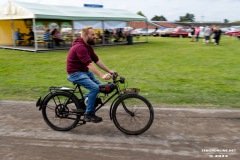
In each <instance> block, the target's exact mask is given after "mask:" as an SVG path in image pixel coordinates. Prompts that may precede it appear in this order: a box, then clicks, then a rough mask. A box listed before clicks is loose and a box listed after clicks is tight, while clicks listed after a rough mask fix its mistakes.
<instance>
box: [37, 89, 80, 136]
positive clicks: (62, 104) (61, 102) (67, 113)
mask: <svg viewBox="0 0 240 160" xmlns="http://www.w3.org/2000/svg"><path fill="white" fill-rule="evenodd" d="M42 106H43V107H42V115H43V119H44V120H45V122H46V123H47V125H48V126H49V127H51V128H53V129H54V130H57V131H68V130H71V129H73V128H74V127H75V126H76V125H77V124H78V122H79V120H80V117H81V116H80V115H79V114H77V113H76V112H74V110H77V109H79V108H80V107H79V103H78V99H77V97H76V96H74V95H72V94H71V93H68V92H54V93H52V94H49V95H48V96H47V97H46V98H45V100H44V101H43V104H42Z"/></svg>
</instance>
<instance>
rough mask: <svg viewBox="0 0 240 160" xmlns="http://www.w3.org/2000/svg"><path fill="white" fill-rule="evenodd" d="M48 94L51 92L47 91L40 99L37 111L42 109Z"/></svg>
mask: <svg viewBox="0 0 240 160" xmlns="http://www.w3.org/2000/svg"><path fill="white" fill-rule="evenodd" d="M50 94H52V92H49V93H47V94H46V95H45V96H44V98H43V100H41V99H40V104H39V105H40V106H39V111H40V110H42V107H43V102H44V101H45V99H46V98H47V97H48V95H50ZM40 98H41V97H40Z"/></svg>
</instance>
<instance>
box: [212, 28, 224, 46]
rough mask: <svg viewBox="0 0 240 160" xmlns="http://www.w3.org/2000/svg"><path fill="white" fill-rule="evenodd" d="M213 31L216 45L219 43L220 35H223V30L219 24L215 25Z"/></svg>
mask: <svg viewBox="0 0 240 160" xmlns="http://www.w3.org/2000/svg"><path fill="white" fill-rule="evenodd" d="M213 33H214V39H215V45H219V41H220V37H221V34H222V31H221V29H220V28H219V26H216V27H215V30H214V32H213Z"/></svg>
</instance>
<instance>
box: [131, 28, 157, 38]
mask: <svg viewBox="0 0 240 160" xmlns="http://www.w3.org/2000/svg"><path fill="white" fill-rule="evenodd" d="M154 31H155V29H147V28H140V29H134V30H132V31H131V35H133V36H135V35H138V36H139V35H142V36H151V35H152V34H153V33H154Z"/></svg>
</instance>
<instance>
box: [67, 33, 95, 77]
mask: <svg viewBox="0 0 240 160" xmlns="http://www.w3.org/2000/svg"><path fill="white" fill-rule="evenodd" d="M98 60H99V59H98V56H97V55H96V54H95V53H94V50H93V48H92V46H90V45H87V44H86V43H85V42H84V41H83V39H82V38H77V39H76V40H75V41H74V42H73V44H72V47H71V48H70V50H69V52H68V55H67V68H66V69H67V73H68V74H72V73H74V72H79V71H80V72H88V70H89V69H88V67H87V66H88V65H89V64H90V63H92V62H95V63H96V62H98Z"/></svg>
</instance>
